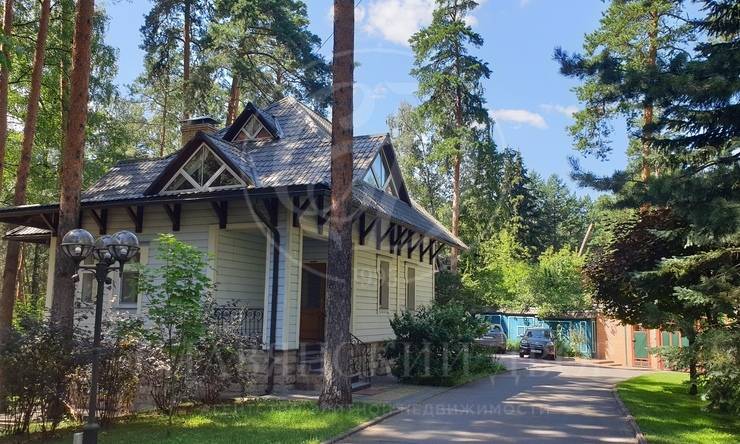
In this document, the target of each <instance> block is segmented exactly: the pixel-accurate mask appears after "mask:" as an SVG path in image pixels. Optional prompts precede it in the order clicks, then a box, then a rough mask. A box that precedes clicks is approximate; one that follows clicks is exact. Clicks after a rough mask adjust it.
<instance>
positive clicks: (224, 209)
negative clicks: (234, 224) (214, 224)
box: [211, 200, 229, 229]
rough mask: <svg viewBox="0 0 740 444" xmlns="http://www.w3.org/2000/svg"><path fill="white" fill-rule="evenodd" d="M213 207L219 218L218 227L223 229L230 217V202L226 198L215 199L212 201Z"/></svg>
mask: <svg viewBox="0 0 740 444" xmlns="http://www.w3.org/2000/svg"><path fill="white" fill-rule="evenodd" d="M211 207H212V208H213V211H214V212H215V213H216V217H217V218H218V227H219V228H221V229H224V228H226V223H227V222H228V217H229V202H228V201H226V200H224V201H222V202H217V201H213V202H211Z"/></svg>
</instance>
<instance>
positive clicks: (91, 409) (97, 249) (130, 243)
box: [61, 228, 139, 444]
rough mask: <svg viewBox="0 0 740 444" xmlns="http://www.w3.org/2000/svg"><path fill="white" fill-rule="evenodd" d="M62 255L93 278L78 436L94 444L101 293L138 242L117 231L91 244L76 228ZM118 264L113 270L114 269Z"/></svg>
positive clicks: (89, 237) (89, 236)
mask: <svg viewBox="0 0 740 444" xmlns="http://www.w3.org/2000/svg"><path fill="white" fill-rule="evenodd" d="M61 248H62V251H64V254H66V255H67V256H69V257H70V258H71V259H72V260H74V261H75V264H76V266H77V268H78V269H79V270H83V271H84V270H87V271H89V272H93V273H94V274H95V280H97V282H98V292H97V296H96V299H95V327H94V333H93V350H92V375H91V380H90V399H89V405H88V410H87V412H88V413H87V423H86V424H85V427H84V429H83V432H82V443H83V444H97V442H98V430H99V429H100V426H99V425H98V422H97V420H96V416H97V411H98V373H99V372H100V337H101V329H102V327H101V326H102V320H103V292H104V290H105V285H106V284H110V282H111V280H110V278H109V277H108V273H110V272H111V271H118V272H120V273H121V274H122V273H123V266H124V264H125V263H126V262H128V261H129V260H131V259H132V258H134V256H136V253H138V251H139V239H138V238H137V237H136V235H135V234H134V233H131V232H130V231H119V232H118V233H116V234H114V235H113V236H109V235H104V236H100V237H99V238H98V239H97V240H95V239H94V238H93V236H92V234H90V233H89V232H88V231H87V230H83V229H81V228H77V229H74V230H71V231H69V232H68V233H67V234H66V235H65V236H64V238H63V239H62V244H61ZM91 253H92V255H93V257H94V258H95V259H96V260H97V261H98V263H97V264H94V265H84V264H82V262H83V261H84V260H85V259H86V258H87V257H88V256H90V254H91ZM116 262H118V265H117V266H114V265H113V264H115V263H116Z"/></svg>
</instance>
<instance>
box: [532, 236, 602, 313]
mask: <svg viewBox="0 0 740 444" xmlns="http://www.w3.org/2000/svg"><path fill="white" fill-rule="evenodd" d="M583 265H584V258H583V256H579V255H578V253H577V252H575V251H573V250H571V249H569V248H567V247H566V248H563V249H562V250H559V251H555V249H553V248H552V247H551V248H548V249H547V250H546V251H545V252H544V253H542V254H541V255H540V257H539V259H538V263H537V266H536V267H534V268H533V271H532V274H531V275H530V277H529V279H528V282H529V285H530V291H529V293H530V294H532V295H534V298H535V300H533V301H532V304H533V306H536V307H537V314H538V315H539V316H540V317H548V316H555V315H558V314H562V313H567V312H569V311H584V310H589V309H591V299H590V298H589V297H588V295H587V293H586V291H585V289H584V285H583V278H582V274H581V273H582V271H583Z"/></svg>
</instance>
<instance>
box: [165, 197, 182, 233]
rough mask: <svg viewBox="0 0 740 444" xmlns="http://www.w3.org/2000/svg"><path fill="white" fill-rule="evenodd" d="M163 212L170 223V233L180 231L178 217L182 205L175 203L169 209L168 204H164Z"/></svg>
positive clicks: (180, 213)
mask: <svg viewBox="0 0 740 444" xmlns="http://www.w3.org/2000/svg"><path fill="white" fill-rule="evenodd" d="M164 210H165V212H167V216H168V217H169V218H170V222H172V231H180V216H181V215H182V205H180V204H178V203H176V204H174V205H172V207H170V205H169V204H164Z"/></svg>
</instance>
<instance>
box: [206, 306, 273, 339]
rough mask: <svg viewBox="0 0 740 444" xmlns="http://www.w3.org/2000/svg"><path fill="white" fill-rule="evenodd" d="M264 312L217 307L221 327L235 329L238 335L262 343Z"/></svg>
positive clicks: (257, 309)
mask: <svg viewBox="0 0 740 444" xmlns="http://www.w3.org/2000/svg"><path fill="white" fill-rule="evenodd" d="M264 313H265V312H264V310H263V309H261V308H249V307H216V309H215V317H216V319H217V320H218V322H219V326H220V327H222V328H225V327H231V326H233V327H235V328H236V330H237V332H238V334H239V335H240V336H242V337H245V338H250V339H252V340H255V341H257V342H262V320H263V319H264Z"/></svg>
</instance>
